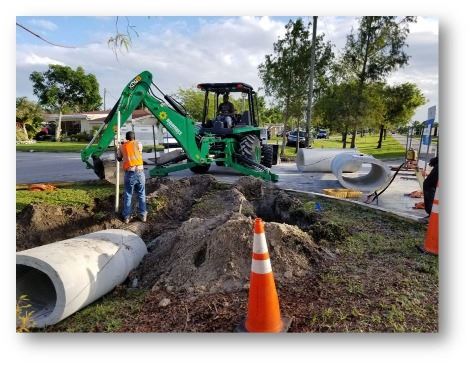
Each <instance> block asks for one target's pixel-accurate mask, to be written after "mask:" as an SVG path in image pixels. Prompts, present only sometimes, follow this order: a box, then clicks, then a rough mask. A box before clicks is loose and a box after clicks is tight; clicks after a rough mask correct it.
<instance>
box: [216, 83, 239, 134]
mask: <svg viewBox="0 0 471 365" xmlns="http://www.w3.org/2000/svg"><path fill="white" fill-rule="evenodd" d="M222 101H223V102H222V103H221V104H219V106H218V118H217V119H218V120H220V121H222V122H223V123H224V124H225V125H224V126H225V128H232V124H233V118H234V114H235V108H234V104H232V103H231V102H230V101H229V93H227V92H226V93H224V96H223V97H222Z"/></svg>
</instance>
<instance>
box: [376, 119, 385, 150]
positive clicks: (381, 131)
mask: <svg viewBox="0 0 471 365" xmlns="http://www.w3.org/2000/svg"><path fill="white" fill-rule="evenodd" d="M383 133H384V125H383V124H381V127H380V129H379V139H378V145H377V146H376V148H377V149H379V148H381V147H382V143H383Z"/></svg>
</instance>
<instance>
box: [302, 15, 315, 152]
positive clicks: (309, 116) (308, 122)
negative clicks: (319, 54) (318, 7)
mask: <svg viewBox="0 0 471 365" xmlns="http://www.w3.org/2000/svg"><path fill="white" fill-rule="evenodd" d="M312 20H313V22H312V42H311V66H310V70H309V91H308V98H307V112H306V148H309V145H310V142H311V119H312V114H311V113H312V93H313V83H314V70H315V64H316V33H317V16H314V17H313V19H312ZM298 130H299V128H298ZM298 139H299V138H298Z"/></svg>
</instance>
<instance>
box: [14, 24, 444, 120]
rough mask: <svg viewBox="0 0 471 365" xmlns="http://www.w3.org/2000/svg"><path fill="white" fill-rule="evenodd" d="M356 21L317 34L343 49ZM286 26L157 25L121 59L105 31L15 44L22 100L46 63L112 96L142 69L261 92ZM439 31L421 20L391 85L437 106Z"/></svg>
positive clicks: (176, 82) (163, 79) (166, 77)
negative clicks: (263, 68)
mask: <svg viewBox="0 0 471 365" xmlns="http://www.w3.org/2000/svg"><path fill="white" fill-rule="evenodd" d="M303 20H304V21H310V20H311V19H310V18H308V17H303ZM356 21H357V20H356V18H354V17H319V20H318V33H322V32H325V39H326V40H331V41H332V43H334V44H335V45H336V48H337V51H341V50H342V48H343V47H344V44H345V37H346V35H347V34H348V33H349V32H350V30H351V28H352V26H355V24H356ZM422 21H424V22H425V23H426V24H425V25H422V24H421V22H422ZM434 24H435V25H434ZM284 26H285V22H284V21H280V20H278V19H273V18H269V17H240V18H214V19H211V20H207V19H200V20H199V27H197V29H196V30H194V31H192V32H189V31H188V30H187V27H186V24H185V23H184V21H183V22H182V20H181V19H180V20H178V21H177V24H176V26H175V27H173V26H167V27H166V28H163V27H162V25H160V24H158V23H157V24H156V25H155V29H152V30H151V31H148V32H140V34H139V37H138V38H137V37H136V38H135V39H134V42H133V46H132V48H131V50H130V52H129V53H126V54H124V55H121V56H120V57H119V62H117V61H116V58H115V56H114V54H113V52H112V51H111V50H110V49H109V48H108V46H107V45H106V40H107V39H108V37H109V35H107V34H104V33H103V34H102V35H99V34H96V37H95V38H94V40H96V42H94V43H90V44H88V45H86V46H84V47H81V48H75V49H66V48H59V47H52V46H49V45H47V44H44V45H42V44H41V45H28V44H18V45H17V95H18V96H22V95H26V96H30V97H31V96H32V88H31V82H30V81H29V79H28V77H29V74H30V73H31V72H32V71H34V70H41V71H42V70H45V69H46V65H47V64H49V63H58V64H66V65H68V66H71V67H74V68H75V67H77V66H83V67H84V69H85V70H86V72H90V73H93V74H95V75H96V76H97V78H98V81H99V83H100V88H101V89H103V88H105V87H106V89H107V91H108V92H109V93H110V94H111V95H113V96H114V97H118V96H119V95H120V93H121V91H122V89H123V87H124V86H125V85H126V83H127V82H128V81H129V80H130V79H132V78H133V77H134V76H135V74H137V73H139V72H141V71H143V70H148V71H150V72H151V73H152V74H153V76H154V82H155V83H156V84H158V85H159V87H160V88H161V89H162V90H165V91H166V92H168V93H174V92H176V91H177V90H178V88H180V87H183V88H186V87H191V86H195V85H196V84H198V83H201V82H224V81H243V82H247V83H249V84H251V85H252V86H254V87H255V88H258V87H261V86H262V83H261V80H260V79H259V77H258V69H257V66H258V65H259V64H260V63H261V62H263V59H264V56H265V55H266V54H268V53H270V52H272V50H273V43H274V42H276V40H277V38H278V37H279V36H282V35H283V34H284V32H285V29H284ZM434 29H438V24H437V22H436V20H435V19H433V18H419V19H418V23H417V24H416V25H415V28H414V29H413V31H412V28H411V34H410V36H409V38H408V44H409V48H408V49H407V52H408V54H410V55H411V60H410V62H409V65H408V66H407V67H405V68H403V69H401V70H400V71H397V72H396V73H394V74H393V75H391V77H390V80H389V82H391V83H394V82H405V81H411V82H416V83H417V84H418V86H419V87H421V88H422V89H423V90H424V93H425V95H426V97H427V98H428V99H430V103H437V102H438V36H437V34H436V33H435V31H434ZM428 106H430V105H427V106H426V107H424V108H422V109H420V110H419V111H418V113H417V114H416V118H417V119H419V120H422V119H423V118H425V117H426V115H427V114H426V108H427V107H428Z"/></svg>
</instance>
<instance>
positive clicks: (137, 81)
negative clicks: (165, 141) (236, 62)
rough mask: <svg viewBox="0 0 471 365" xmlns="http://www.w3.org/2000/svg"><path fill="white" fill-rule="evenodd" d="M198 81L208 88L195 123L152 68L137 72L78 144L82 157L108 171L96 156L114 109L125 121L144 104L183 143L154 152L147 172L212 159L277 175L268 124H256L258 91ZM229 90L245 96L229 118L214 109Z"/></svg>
mask: <svg viewBox="0 0 471 365" xmlns="http://www.w3.org/2000/svg"><path fill="white" fill-rule="evenodd" d="M152 86H154V87H155V88H156V89H157V90H158V91H159V92H160V93H161V94H162V95H163V99H161V98H159V97H157V96H156V95H155V94H154V92H153V91H152ZM198 87H199V88H200V89H202V90H204V91H205V92H206V94H205V102H204V106H203V108H204V110H203V115H204V117H203V120H202V121H199V123H198V122H196V121H194V120H192V119H191V118H190V117H189V116H188V113H187V112H186V110H185V108H184V107H183V106H182V105H181V104H180V103H179V102H178V101H177V100H175V99H174V98H172V97H171V96H169V95H166V94H164V93H163V92H162V91H161V90H160V89H159V88H158V87H157V85H155V84H154V83H153V81H152V74H151V73H150V72H148V71H144V72H142V73H140V74H139V75H137V76H136V77H135V78H134V79H132V80H131V81H130V82H129V83H128V84H127V85H126V87H125V88H124V90H123V92H122V94H121V96H120V98H119V100H118V101H117V102H116V105H115V106H114V107H113V109H112V110H111V111H110V113H109V115H108V116H107V117H106V119H105V121H104V125H103V126H102V128H101V129H100V130H99V131H98V133H97V134H96V135H95V137H94V139H93V140H92V141H91V142H90V143H89V145H88V146H87V147H86V148H85V149H84V150H82V153H81V157H82V160H83V161H84V162H85V164H86V166H87V168H92V169H94V171H95V173H96V174H97V175H98V176H99V177H100V178H102V179H107V176H110V174H108V173H107V168H108V166H109V167H110V168H111V169H112V168H113V164H112V163H108V162H109V161H108V162H106V163H105V161H102V160H101V158H100V156H101V155H102V154H103V153H104V152H105V150H106V149H107V148H108V146H109V145H110V144H111V143H112V142H113V140H114V139H115V136H116V132H117V122H118V114H119V115H120V116H121V126H123V125H124V124H125V123H126V121H127V120H128V118H129V116H130V115H131V113H132V111H133V110H135V109H137V108H138V107H140V106H141V105H144V106H145V107H146V108H147V109H148V110H149V111H150V112H151V113H152V114H153V115H154V116H155V118H156V119H157V121H158V123H160V124H162V125H163V126H164V127H165V129H166V130H167V131H168V132H169V133H170V134H171V135H172V136H173V137H174V138H175V140H176V141H177V142H178V144H179V145H180V147H181V148H182V151H172V152H169V153H166V154H163V155H161V156H160V157H159V158H157V161H156V166H155V167H154V168H152V169H151V170H150V171H149V174H150V176H152V177H156V176H166V175H168V174H169V173H170V172H174V171H179V170H184V169H190V170H192V171H193V172H194V173H206V172H207V171H208V170H209V168H210V166H211V164H212V163H213V162H215V163H216V164H217V165H220V166H227V167H230V168H232V169H234V170H236V171H239V172H241V173H242V174H245V175H252V176H255V177H258V178H261V179H264V180H267V181H278V176H277V175H275V174H273V173H272V172H271V171H270V169H269V167H271V165H272V159H273V149H272V146H269V145H268V144H266V138H264V136H266V130H263V129H262V128H259V127H258V122H257V108H256V107H257V103H256V94H255V92H254V91H253V89H252V87H251V86H250V85H247V84H243V83H217V84H200V85H198ZM230 93H242V95H243V98H242V100H243V101H242V107H241V109H242V110H239V111H237V110H236V111H235V112H234V113H232V114H231V115H230V118H229V119H228V118H227V117H228V115H227V110H226V113H218V109H224V108H219V106H220V103H219V101H220V100H219V99H220V96H221V95H224V94H230ZM211 97H213V98H214V99H213V100H214V103H212V105H213V110H210V105H211V103H210V98H211ZM245 99H247V103H245ZM219 111H220V112H221V110H219ZM118 112H119V113H118ZM222 114H223V115H222ZM262 141H263V143H262ZM95 142H96V143H95ZM90 159H91V160H92V163H91V162H90Z"/></svg>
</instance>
